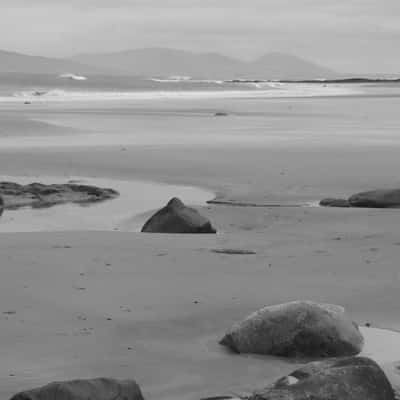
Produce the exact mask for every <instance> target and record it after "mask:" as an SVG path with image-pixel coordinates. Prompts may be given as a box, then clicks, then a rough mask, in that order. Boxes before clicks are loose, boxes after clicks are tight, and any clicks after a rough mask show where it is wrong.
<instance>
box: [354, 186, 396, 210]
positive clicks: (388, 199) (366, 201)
mask: <svg viewBox="0 0 400 400" xmlns="http://www.w3.org/2000/svg"><path fill="white" fill-rule="evenodd" d="M349 203H350V205H351V206H352V207H369V208H390V207H400V189H381V190H372V191H370V192H362V193H357V194H354V195H352V196H351V197H350V198H349Z"/></svg>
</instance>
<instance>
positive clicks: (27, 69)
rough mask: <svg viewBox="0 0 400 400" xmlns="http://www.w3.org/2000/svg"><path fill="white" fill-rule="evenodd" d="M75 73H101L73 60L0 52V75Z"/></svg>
mask: <svg viewBox="0 0 400 400" xmlns="http://www.w3.org/2000/svg"><path fill="white" fill-rule="evenodd" d="M75 71H79V72H80V73H82V74H88V73H92V74H93V73H101V72H102V71H101V70H100V69H98V68H95V67H92V66H88V65H82V64H80V63H78V62H76V61H73V60H66V59H59V58H48V57H40V56H28V55H25V54H20V53H14V52H10V51H3V50H0V73H5V72H18V73H27V74H28V73H32V74H63V73H67V72H75ZM103 72H104V71H103Z"/></svg>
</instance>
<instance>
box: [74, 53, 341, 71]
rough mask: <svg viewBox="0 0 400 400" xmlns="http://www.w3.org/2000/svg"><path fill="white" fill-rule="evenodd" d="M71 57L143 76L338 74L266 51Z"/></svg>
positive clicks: (90, 63) (313, 64)
mask: <svg viewBox="0 0 400 400" xmlns="http://www.w3.org/2000/svg"><path fill="white" fill-rule="evenodd" d="M72 60H73V61H76V62H80V63H83V64H87V65H91V66H96V67H98V68H99V67H100V68H103V69H109V70H112V71H115V72H118V73H121V74H128V75H141V76H147V77H148V76H173V75H180V76H191V77H196V78H205V79H234V78H253V79H315V78H325V77H336V76H338V74H337V73H335V72H334V71H332V70H330V69H329V68H325V67H322V66H319V65H317V64H315V63H312V62H309V61H305V60H303V59H301V58H299V57H295V56H291V55H287V54H280V53H270V54H267V55H265V56H263V57H261V58H259V59H257V60H255V61H252V62H246V61H242V60H238V59H236V58H232V57H227V56H223V55H221V54H218V53H192V52H189V51H184V50H175V49H165V48H148V49H138V50H127V51H121V52H117V53H105V54H81V55H78V56H75V57H73V58H72Z"/></svg>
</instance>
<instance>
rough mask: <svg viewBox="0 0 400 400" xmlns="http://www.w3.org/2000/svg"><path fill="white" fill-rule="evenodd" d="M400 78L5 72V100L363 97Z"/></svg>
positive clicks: (1, 96) (1, 89) (1, 86)
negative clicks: (289, 78) (298, 78)
mask: <svg viewBox="0 0 400 400" xmlns="http://www.w3.org/2000/svg"><path fill="white" fill-rule="evenodd" d="M382 85H384V86H390V87H400V84H399V83H398V81H395V80H386V81H385V80H382V81H369V80H363V79H361V80H339V81H324V80H316V81H298V82H295V81H292V82H287V81H286V82H284V81H258V80H255V81H249V80H243V81H241V80H235V81H231V80H199V79H192V78H190V77H185V76H182V77H180V76H172V77H167V78H160V77H128V76H105V75H93V76H81V75H75V74H69V73H68V74H61V75H56V74H54V75H45V74H43V75H42V74H20V73H7V74H0V102H32V101H76V100H78V101H79V100H119V99H130V100H135V99H139V100H141V99H143V100H146V99H159V98H161V99H162V98H172V99H179V98H184V99H186V98H188V99H192V98H264V97H266V98H269V97H278V98H279V97H315V96H345V95H359V94H363V93H365V91H366V90H369V91H370V90H371V89H372V90H375V91H376V92H378V93H379V88H380V87H381V86H382Z"/></svg>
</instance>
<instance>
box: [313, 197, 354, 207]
mask: <svg viewBox="0 0 400 400" xmlns="http://www.w3.org/2000/svg"><path fill="white" fill-rule="evenodd" d="M319 205H320V206H323V207H351V206H350V203H349V202H348V200H346V199H332V198H328V199H322V200H321V201H320V202H319Z"/></svg>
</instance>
